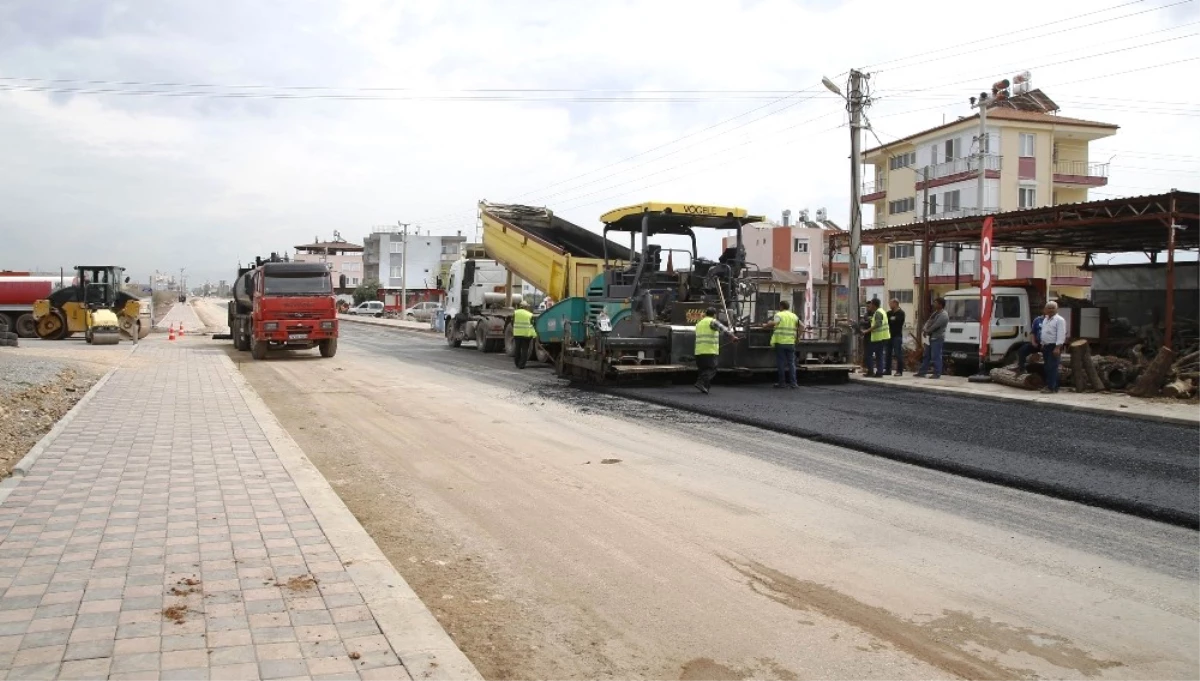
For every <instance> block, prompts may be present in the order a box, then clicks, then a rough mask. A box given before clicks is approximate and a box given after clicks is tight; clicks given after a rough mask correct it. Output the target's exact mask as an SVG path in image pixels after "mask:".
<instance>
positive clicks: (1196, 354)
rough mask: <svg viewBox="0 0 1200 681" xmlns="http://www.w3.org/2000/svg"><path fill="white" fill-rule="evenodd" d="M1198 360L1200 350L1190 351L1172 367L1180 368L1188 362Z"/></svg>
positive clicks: (1199, 358)
mask: <svg viewBox="0 0 1200 681" xmlns="http://www.w3.org/2000/svg"><path fill="white" fill-rule="evenodd" d="M1197 360H1200V352H1192V353H1188V354H1186V355H1184V356H1183V357H1180V358H1179V360H1178V361H1176V362H1175V364H1174V366H1173V367H1172V368H1174V369H1176V370H1179V369H1181V368H1183V367H1184V366H1186V365H1188V364H1195V363H1196V361H1197Z"/></svg>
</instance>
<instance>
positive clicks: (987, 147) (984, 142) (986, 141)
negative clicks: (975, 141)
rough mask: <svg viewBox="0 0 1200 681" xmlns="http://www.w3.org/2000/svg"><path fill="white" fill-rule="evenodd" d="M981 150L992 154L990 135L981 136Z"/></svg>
mask: <svg viewBox="0 0 1200 681" xmlns="http://www.w3.org/2000/svg"><path fill="white" fill-rule="evenodd" d="M979 149H980V150H981V151H983V153H985V154H990V153H991V152H992V136H991V135H990V134H988V133H986V132H985V133H983V134H982V135H980V136H979Z"/></svg>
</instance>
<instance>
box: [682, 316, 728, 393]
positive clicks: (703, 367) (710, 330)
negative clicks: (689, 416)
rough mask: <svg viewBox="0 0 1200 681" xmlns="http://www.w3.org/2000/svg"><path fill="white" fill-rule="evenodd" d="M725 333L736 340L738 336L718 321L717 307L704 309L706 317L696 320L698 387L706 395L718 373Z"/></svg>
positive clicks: (695, 353) (695, 352)
mask: <svg viewBox="0 0 1200 681" xmlns="http://www.w3.org/2000/svg"><path fill="white" fill-rule="evenodd" d="M722 333H725V334H728V335H729V336H730V337H732V338H733V339H734V340H735V341H736V340H737V336H736V335H735V334H734V333H733V330H732V329H730V328H729V327H728V326H725V325H724V324H722V323H721V322H719V321H717V308H715V307H710V308H708V309H707V310H705V311H704V318H703V319H701V320H700V321H698V322H696V349H695V351H694V352H693V353H692V354H694V355H695V356H696V368H697V369H698V370H699V372H700V373H699V376H697V378H696V389H697V390H699V391H700V392H702V393H704V394H705V395H707V394H708V391H709V388H712V381H713V378H715V377H716V375H717V355H718V354H719V353H720V352H721V334H722Z"/></svg>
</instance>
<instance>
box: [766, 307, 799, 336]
mask: <svg viewBox="0 0 1200 681" xmlns="http://www.w3.org/2000/svg"><path fill="white" fill-rule="evenodd" d="M775 316H777V317H779V322H777V323H776V324H775V331H774V332H772V333H771V345H795V344H796V324H797V323H798V322H799V321H800V318H799V317H797V316H796V313H794V312H792V311H791V310H780V311H779V312H776V313H775Z"/></svg>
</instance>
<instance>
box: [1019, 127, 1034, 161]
mask: <svg viewBox="0 0 1200 681" xmlns="http://www.w3.org/2000/svg"><path fill="white" fill-rule="evenodd" d="M1035 139H1037V136H1036V135H1034V134H1033V133H1032V132H1023V133H1021V158H1033V152H1034V140H1035Z"/></svg>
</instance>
